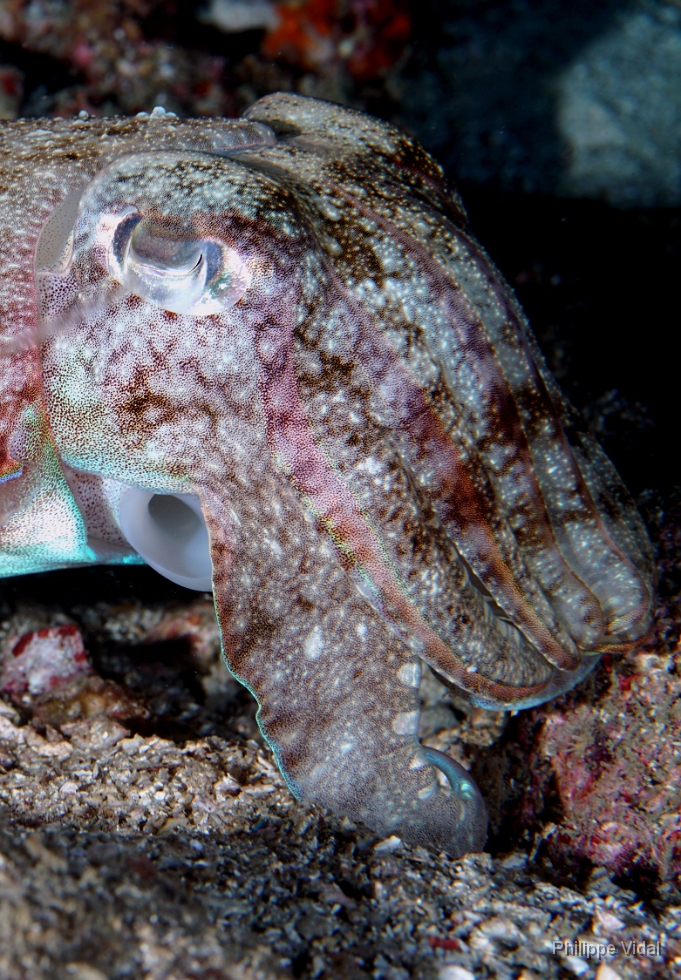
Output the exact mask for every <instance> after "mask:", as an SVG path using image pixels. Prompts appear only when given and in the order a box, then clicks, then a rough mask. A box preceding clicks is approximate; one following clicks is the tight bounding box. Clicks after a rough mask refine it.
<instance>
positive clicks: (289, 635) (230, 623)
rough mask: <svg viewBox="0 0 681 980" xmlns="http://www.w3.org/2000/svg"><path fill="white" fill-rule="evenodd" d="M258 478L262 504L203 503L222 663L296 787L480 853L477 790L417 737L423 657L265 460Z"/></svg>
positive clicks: (239, 493)
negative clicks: (360, 586)
mask: <svg viewBox="0 0 681 980" xmlns="http://www.w3.org/2000/svg"><path fill="white" fill-rule="evenodd" d="M252 479H253V480H255V481H256V482H257V486H258V488H259V493H258V498H257V499H256V498H255V497H253V496H252V495H249V493H248V485H245V486H243V487H235V488H234V489H235V491H236V492H235V494H234V495H233V496H232V497H231V499H232V500H233V501H234V504H233V506H228V507H226V506H225V502H224V499H221V498H219V497H218V496H217V495H214V494H213V493H208V492H204V495H203V498H202V502H203V509H204V512H205V514H206V517H207V523H208V527H209V531H210V537H211V551H212V559H213V568H214V596H215V605H216V609H217V613H218V619H219V621H220V625H221V630H222V637H223V645H224V654H225V658H226V661H227V663H228V665H229V667H230V670H231V671H232V672H233V673H234V675H235V676H236V677H237V678H238V679H239V680H240V681H241V682H242V683H244V684H245V685H246V686H247V687H248V689H249V690H250V691H251V692H252V694H253V695H254V696H255V697H256V699H257V701H258V704H259V706H260V707H259V709H258V715H257V718H258V723H259V725H260V728H261V730H262V732H263V734H264V736H265V738H266V739H267V741H268V743H269V744H270V746H271V748H272V750H273V752H274V755H275V757H276V759H277V762H278V764H279V766H280V768H281V771H282V773H283V774H284V777H285V779H286V781H287V783H288V785H289V787H290V789H291V791H292V792H293V793H294V795H295V796H296V797H297V798H299V799H307V800H311V801H313V802H315V803H317V804H319V805H321V806H325V807H329V808H330V809H332V810H334V811H336V812H338V813H346V814H349V815H350V816H352V817H354V818H359V819H361V820H363V821H364V822H365V823H366V824H368V825H369V826H370V827H373V828H374V829H375V830H377V831H378V832H379V833H381V834H384V835H386V836H388V835H392V834H396V835H397V836H399V837H401V838H403V839H406V840H408V841H409V842H411V843H418V844H422V845H424V846H426V847H429V848H435V849H437V850H446V851H448V852H450V853H452V854H462V853H465V852H466V851H471V850H480V849H481V847H482V845H483V844H484V841H485V837H486V833H487V814H486V809H485V804H484V802H483V800H482V797H481V795H480V792H479V790H478V789H477V787H476V785H475V783H474V782H473V780H472V779H471V778H470V777H469V776H468V774H467V773H466V772H465V770H463V769H462V768H461V767H459V766H458V765H457V764H456V763H455V762H453V760H448V759H447V757H443V758H438V755H439V754H437V753H432V750H428V749H425V750H424V748H423V747H422V746H421V743H420V742H419V739H418V735H417V730H418V721H419V713H420V699H419V691H418V688H419V680H420V674H421V667H420V658H419V657H418V656H417V655H416V654H415V653H414V652H411V651H409V650H408V649H407V648H405V644H404V642H403V641H402V640H401V639H400V637H399V636H398V635H397V634H396V632H395V631H394V630H393V629H391V628H390V626H389V625H388V624H387V623H386V621H385V618H384V617H383V616H381V615H380V614H379V613H378V612H377V611H376V610H375V609H374V608H372V605H371V604H370V603H369V602H367V600H366V598H364V597H363V596H362V595H361V594H360V593H359V592H358V591H357V589H356V587H355V586H354V584H353V582H352V580H351V579H349V578H348V575H347V571H346V569H345V568H344V567H343V564H342V562H341V560H340V557H339V555H338V552H337V550H336V549H335V547H334V545H333V543H332V542H331V541H330V540H329V537H328V535H326V534H325V533H324V531H323V529H322V528H320V527H319V526H318V525H317V523H316V522H315V521H314V520H311V518H310V514H309V511H307V510H306V509H305V508H304V507H302V506H301V503H300V500H299V498H298V496H297V494H296V493H295V491H294V490H293V488H292V487H291V486H290V484H289V483H288V482H287V481H285V480H282V476H281V474H280V473H279V472H277V471H276V470H273V469H271V468H270V467H265V466H263V467H262V469H261V470H260V471H259V472H258V474H257V476H256V475H253V477H252ZM248 484H250V485H252V484H251V481H250V480H249V481H248ZM260 492H262V497H261V496H260ZM236 501H239V503H237V502H236ZM263 501H265V502H266V503H265V505H264V506H263ZM429 752H431V755H430V757H429V755H428V753H429ZM433 763H435V764H434V765H433ZM447 763H449V765H447ZM436 767H437V768H436ZM437 769H440V770H442V771H445V774H446V775H447V776H448V778H449V780H450V784H454V785H453V786H447V785H445V786H442V785H441V784H440V783H439V782H438V779H437ZM447 770H448V771H447Z"/></svg>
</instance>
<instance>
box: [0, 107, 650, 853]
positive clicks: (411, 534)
mask: <svg viewBox="0 0 681 980" xmlns="http://www.w3.org/2000/svg"><path fill="white" fill-rule="evenodd" d="M0 140H1V142H0V150H1V152H2V153H3V160H2V162H1V163H0V168H1V169H0V180H2V182H3V184H4V185H5V187H4V188H3V190H4V192H5V196H4V198H2V200H1V201H0V220H1V221H2V226H1V235H2V241H1V246H0V247H1V248H2V255H1V258H0V261H1V262H2V269H3V278H2V283H1V288H0V309H1V310H2V326H3V332H4V338H5V340H4V344H5V349H4V361H3V369H2V373H1V375H0V385H1V388H0V396H1V397H2V404H1V406H0V426H1V428H0V447H3V452H4V457H3V458H4V464H3V465H4V469H3V473H4V476H5V482H4V484H2V485H1V486H0V522H3V526H2V527H0V573H2V574H5V575H10V574H18V573H20V572H27V571H36V570H38V569H44V568H53V567H64V566H65V565H68V564H74V563H83V562H88V561H110V562H115V561H119V562H120V561H133V560H139V559H136V556H135V555H134V554H132V553H131V551H130V547H129V546H128V545H127V542H126V541H125V538H124V537H123V535H122V534H121V531H120V529H119V526H118V519H117V500H118V496H119V495H120V492H121V489H122V487H123V486H125V485H133V486H137V487H141V488H144V489H149V490H154V491H156V492H193V493H197V494H198V495H199V497H200V499H201V506H202V510H203V513H204V515H205V517H206V521H207V524H208V527H209V533H210V541H211V552H212V562H213V583H214V595H215V604H216V610H217V614H218V619H219V622H220V626H221V630H222V637H223V649H224V654H225V658H226V660H227V663H228V665H229V667H230V669H231V670H232V671H233V672H234V674H235V675H236V676H237V677H238V678H239V679H241V680H242V681H243V682H244V683H245V684H247V686H248V687H249V688H250V690H251V691H252V692H253V693H254V694H255V696H256V697H257V699H258V702H259V704H260V710H259V715H258V718H259V722H260V725H261V728H262V730H263V733H264V734H265V736H266V738H267V739H268V741H269V743H270V745H271V746H272V748H273V750H274V752H275V755H276V758H277V761H278V762H279V765H280V767H281V769H282V772H283V773H284V775H285V777H286V779H287V781H288V783H289V785H290V787H291V789H292V790H293V792H295V793H296V794H297V795H299V796H301V797H305V798H308V799H311V800H314V801H316V802H318V803H321V804H324V805H327V806H330V807H332V808H333V809H336V810H337V811H340V812H345V813H349V814H351V815H352V816H354V817H359V818H361V819H363V820H364V821H366V822H367V823H368V824H369V825H371V826H373V827H374V828H376V829H377V830H378V831H379V832H381V833H385V834H388V833H396V834H399V835H401V836H403V837H405V838H407V839H409V840H411V841H415V842H420V843H423V844H426V845H428V846H431V847H436V848H443V849H446V850H448V851H449V852H450V853H452V854H460V853H462V852H464V851H466V850H469V849H473V848H479V847H481V846H482V844H483V843H484V838H485V828H486V818H485V812H484V804H483V803H482V801H481V799H480V797H479V794H478V792H477V790H476V788H475V787H474V785H473V784H472V782H471V781H470V779H467V778H466V776H465V773H463V771H459V770H458V769H457V768H456V766H450V765H449V764H448V762H447V760H446V759H442V758H440V757H438V756H437V754H436V753H433V752H432V751H431V750H425V751H424V749H423V748H422V747H421V746H420V743H419V741H418V738H417V734H416V732H417V725H418V711H419V701H418V684H419V676H420V662H421V658H423V659H424V660H426V661H427V662H428V663H429V664H430V665H431V666H432V667H433V668H434V669H435V670H436V671H437V672H438V674H439V675H440V676H441V677H443V678H444V679H445V680H446V681H447V682H449V683H451V684H454V685H456V686H458V687H460V688H463V689H464V690H466V691H468V692H469V693H470V694H471V696H472V697H473V698H474V699H475V700H476V701H477V703H480V704H485V705H488V704H489V705H502V706H504V707H522V706H526V705H528V704H535V703H538V702H540V701H543V700H545V699H546V698H548V697H551V696H553V695H554V694H556V693H557V692H559V691H561V690H565V689H567V688H568V687H570V686H571V685H572V684H574V683H576V681H577V680H579V679H580V678H581V677H582V676H584V674H585V673H586V672H587V670H589V669H590V668H591V666H592V665H593V663H594V662H595V660H596V656H595V655H596V654H598V653H599V652H602V651H605V650H610V651H622V650H626V649H629V648H630V647H631V646H633V645H635V644H636V642H637V640H639V639H640V638H641V637H642V636H643V635H644V634H645V633H646V631H647V630H648V628H649V626H650V621H651V607H652V596H653V585H652V571H651V556H650V547H649V543H648V539H647V537H646V534H645V531H644V529H643V527H642V525H641V522H640V519H639V518H638V515H637V514H636V511H635V509H634V507H633V505H632V503H631V501H630V499H629V497H628V495H627V493H626V491H625V490H624V488H623V487H622V485H621V483H620V481H619V479H618V477H617V475H616V473H615V472H614V470H613V468H612V466H611V464H610V463H609V461H608V460H607V459H606V458H605V457H604V455H603V453H602V452H601V450H600V449H599V448H598V447H597V446H596V445H595V444H594V442H593V441H592V440H591V438H590V437H589V436H588V435H587V434H586V432H585V431H584V429H583V427H582V425H581V423H580V420H579V419H578V418H577V416H576V415H575V414H574V413H573V412H572V410H571V409H570V408H569V406H567V405H566V403H565V402H564V400H563V398H562V396H561V394H560V392H559V391H558V390H557V388H556V386H555V383H554V382H553V380H552V378H551V376H550V375H549V374H548V372H547V370H546V368H545V366H544V363H543V361H542V358H541V355H540V354H539V353H538V351H537V349H536V346H535V343H534V340H533V338H532V336H531V334H530V332H529V329H528V326H527V323H526V321H525V319H524V317H523V314H522V312H521V311H520V309H519V307H518V305H517V303H516V301H515V299H514V297H513V295H512V294H511V292H510V291H509V289H508V287H507V286H506V284H505V283H504V282H503V280H502V279H501V278H500V276H499V274H498V272H497V271H496V269H495V268H494V267H493V265H492V264H491V263H490V261H489V259H488V258H487V256H486V255H485V253H484V251H483V250H482V249H481V248H480V246H479V245H478V244H477V242H476V241H475V239H474V238H472V236H471V234H470V232H469V231H468V228H467V223H466V218H465V214H464V212H463V209H462V206H461V204H460V201H459V199H458V198H457V197H456V195H455V193H454V192H453V191H452V190H451V188H450V187H449V186H448V185H447V183H446V181H445V180H444V178H443V175H442V172H441V170H440V168H439V167H438V166H437V164H436V163H434V161H433V160H431V159H430V158H429V157H428V156H427V155H426V154H425V153H424V152H423V150H421V149H420V147H418V146H417V145H416V144H414V143H413V142H412V141H410V140H409V139H408V138H407V137H406V136H404V135H403V134H401V133H400V132H399V131H397V130H395V129H393V128H391V127H389V126H387V125H385V124H384V123H381V122H379V121H377V120H374V119H371V118H369V117H367V116H364V115H361V114H359V113H356V112H353V111H351V110H347V109H342V108H340V107H338V106H334V105H331V104H328V103H322V102H316V101H314V100H310V99H304V98H301V97H298V96H293V95H276V96H272V97H268V98H266V99H263V100H261V101H260V102H257V103H256V104H255V105H254V106H252V108H251V109H250V110H249V112H248V113H247V121H241V122H233V121H226V120H225V121H221V120H212V121H210V120H209V121H206V120H201V121H199V120H194V121H189V120H182V121H180V120H176V119H171V118H169V117H165V118H152V119H148V120H139V119H135V120H85V121H80V120H71V121H64V120H50V121H41V122H26V123H17V124H11V125H9V126H6V127H5V129H4V131H3V133H2V137H1V138H0ZM83 188H84V190H83V192H82V195H81V196H80V197H79V196H78V194H76V195H75V197H71V198H70V197H69V195H71V194H73V193H74V192H78V191H80V190H81V189H83ZM62 202H66V203H65V204H62V206H61V209H59V210H55V209H57V207H58V206H59V205H60V204H61V203H62ZM51 214H54V215H56V217H54V218H53V219H52V223H51V224H47V225H46V221H47V219H48V218H49V217H50V215H51ZM74 226H75V228H74V232H73V236H72V238H69V237H68V232H69V230H70V229H71V228H72V227H74ZM135 229H137V230H135ZM41 230H42V237H41ZM135 236H136V237H135ZM131 243H132V244H131ZM187 243H188V244H187ZM185 246H186V249H188V251H182V249H183V248H185ZM197 255H198V256H201V255H203V258H202V259H200V261H198V260H197V259H196V256H197ZM36 256H37V258H36ZM168 256H170V258H168ZM173 256H174V257H173ZM178 256H180V257H179V258H178ZM211 256H212V258H211ZM216 256H217V258H216ZM197 262H198V264H197ZM201 263H203V265H201ZM211 263H213V264H212V265H211ZM216 263H217V265H216ZM220 263H222V265H221V264H220ZM206 269H208V270H209V271H208V272H206ZM211 269H212V270H213V272H214V271H215V269H218V272H219V270H220V269H226V270H227V271H225V272H224V274H223V273H220V275H218V274H217V273H215V275H213V272H211V271H210V270H211ZM140 270H141V271H140ZM202 275H203V276H204V279H205V282H204V279H201V276H202ZM211 276H212V278H211ZM197 277H198V278H197ZM202 284H203V285H202ZM202 290H203V291H202ZM201 304H203V305H201ZM435 767H437V769H441V770H442V771H443V772H445V773H446V774H447V775H448V777H449V785H446V784H445V785H443V784H441V782H439V781H438V779H437V769H436V768H435Z"/></svg>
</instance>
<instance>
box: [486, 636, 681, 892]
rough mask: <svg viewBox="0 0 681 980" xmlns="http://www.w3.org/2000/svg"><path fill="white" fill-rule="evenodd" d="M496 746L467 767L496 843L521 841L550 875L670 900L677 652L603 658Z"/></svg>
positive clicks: (679, 707)
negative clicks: (597, 870) (632, 888)
mask: <svg viewBox="0 0 681 980" xmlns="http://www.w3.org/2000/svg"><path fill="white" fill-rule="evenodd" d="M507 739H508V740H507V741H506V742H505V747H504V749H503V750H501V751H500V747H499V746H498V745H497V746H495V747H494V749H492V750H489V751H488V753H487V756H486V757H484V753H483V758H481V759H479V760H478V765H479V767H480V771H479V772H478V776H479V778H480V779H481V780H482V783H483V792H484V785H485V784H487V787H488V790H489V791H490V792H489V794H488V802H490V803H491V806H490V810H491V813H492V819H493V825H494V831H495V833H496V835H497V837H499V836H500V835H501V836H502V837H503V834H504V833H507V832H508V830H509V828H510V826H513V827H514V828H515V831H514V832H515V833H517V834H520V833H522V830H523V829H524V830H525V831H527V830H530V831H532V832H534V833H535V835H536V838H535V846H537V847H539V846H540V847H541V848H542V849H543V853H544V854H545V855H547V856H548V857H549V859H550V861H551V863H552V864H553V866H554V867H555V868H559V867H566V868H572V869H573V870H574V871H575V872H576V873H577V874H578V875H579V874H582V875H586V874H588V871H589V869H590V868H591V867H592V866H594V865H596V866H600V867H603V868H606V869H607V870H608V872H610V873H612V874H616V875H625V876H626V877H627V878H628V880H630V881H632V882H634V883H636V884H638V885H639V886H641V887H643V888H644V890H645V888H646V887H651V886H655V885H656V884H660V883H661V884H662V886H663V889H662V890H663V893H664V892H665V890H666V892H667V893H669V890H670V889H671V890H672V892H673V891H674V890H676V891H677V893H679V894H681V649H679V648H678V647H677V648H676V649H675V650H673V651H672V652H671V653H668V654H666V653H664V652H660V651H655V650H644V651H642V652H639V653H636V654H632V655H630V656H627V657H625V658H623V659H619V658H615V657H604V660H603V663H602V665H601V666H600V667H599V669H598V670H597V673H596V675H595V677H594V678H593V679H592V680H591V681H590V682H587V683H586V685H583V686H582V688H581V689H578V690H577V691H575V692H572V693H571V694H569V695H566V696H565V697H563V698H560V699H559V700H558V701H556V702H553V703H550V704H548V705H544V706H541V707H539V708H535V709H533V710H532V711H528V712H523V713H521V714H519V715H518V716H517V717H516V718H515V719H514V720H513V723H512V724H511V725H510V726H509V729H508V732H507ZM475 772H476V770H475V769H474V773H475ZM495 777H496V778H495ZM490 795H491V800H490ZM665 886H666V887H665Z"/></svg>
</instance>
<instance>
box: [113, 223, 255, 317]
mask: <svg viewBox="0 0 681 980" xmlns="http://www.w3.org/2000/svg"><path fill="white" fill-rule="evenodd" d="M117 217H118V220H117V221H116V222H115V223H114V227H113V229H112V233H111V232H110V234H111V237H110V245H109V248H108V250H107V251H108V263H107V264H108V266H109V271H110V273H111V274H112V275H113V276H114V278H115V279H117V280H118V281H119V282H120V283H121V284H122V285H123V286H124V287H125V288H126V289H128V290H129V291H130V292H131V293H133V294H134V295H136V296H140V297H142V299H145V300H148V302H150V303H153V304H154V305H155V306H160V307H161V308H162V309H165V310H168V311H170V312H171V313H191V314H193V315H195V316H201V315H208V314H212V313H221V312H223V311H224V310H228V309H230V307H232V306H234V305H235V304H236V303H238V302H239V300H240V299H241V298H242V296H243V295H244V294H245V293H246V290H247V289H248V287H249V285H250V282H251V275H250V272H249V269H248V267H247V265H246V263H245V262H244V261H243V259H242V258H241V257H240V256H239V255H238V254H237V252H236V251H235V250H234V249H233V248H230V247H229V246H228V245H227V244H225V243H224V242H221V241H217V240H215V239H210V238H195V237H193V236H192V235H191V233H189V234H187V235H185V234H183V232H182V231H177V230H175V229H165V228H163V227H158V226H156V225H155V224H154V223H153V222H152V221H150V220H149V219H145V218H143V217H142V216H141V215H140V214H139V212H138V211H137V210H136V209H134V208H130V209H126V211H125V212H124V213H123V214H122V215H119V216H117ZM111 224H112V223H111V221H110V220H109V221H104V222H103V225H104V226H105V227H107V226H108V229H110V228H111Z"/></svg>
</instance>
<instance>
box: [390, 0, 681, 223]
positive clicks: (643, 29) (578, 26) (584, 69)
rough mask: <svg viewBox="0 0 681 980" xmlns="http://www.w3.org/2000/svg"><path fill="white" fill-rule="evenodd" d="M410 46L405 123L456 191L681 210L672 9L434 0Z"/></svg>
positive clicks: (678, 33)
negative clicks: (457, 185) (496, 190)
mask: <svg viewBox="0 0 681 980" xmlns="http://www.w3.org/2000/svg"><path fill="white" fill-rule="evenodd" d="M435 18H441V22H440V24H439V25H438V28H439V29H438V30H437V31H433V29H432V23H433V20H434V19H435ZM414 50H415V54H414V57H413V58H412V62H411V64H410V65H409V66H408V68H407V72H406V75H405V79H404V85H403V104H404V114H403V119H404V121H405V122H406V123H407V124H408V125H409V126H410V128H412V129H413V130H414V132H416V134H417V135H418V137H419V138H420V139H421V140H422V141H423V143H424V145H425V146H426V147H427V148H428V149H429V150H431V151H432V152H434V153H435V155H436V156H437V157H438V158H439V159H440V160H441V161H442V162H443V163H444V164H445V165H446V166H447V167H448V168H449V169H450V171H451V172H452V174H453V175H454V176H455V178H458V179H459V180H460V181H467V182H473V183H477V184H485V183H487V184H490V183H491V184H493V185H496V186H499V187H501V188H503V189H505V190H513V191H520V192H525V193H541V194H562V195H570V196H576V197H592V198H601V199H604V200H606V201H607V202H608V203H610V204H615V205H617V206H623V207H632V206H636V207H650V206H659V205H664V206H670V205H676V204H679V203H680V202H681V9H679V7H678V4H676V3H675V2H674V0H635V2H634V3H631V4H626V5H624V4H621V3H619V2H618V0H605V2H602V3H599V4H593V3H590V2H589V0H575V2H573V3H569V4H566V3H563V2H562V0H539V2H536V3H526V2H521V3H517V2H515V0H500V2H497V3H490V4H486V5H483V6H482V8H479V6H478V5H468V4H466V3H464V2H462V0H449V2H446V0H426V2H425V3H424V4H422V5H420V6H419V7H417V8H416V29H415V48H414Z"/></svg>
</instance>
